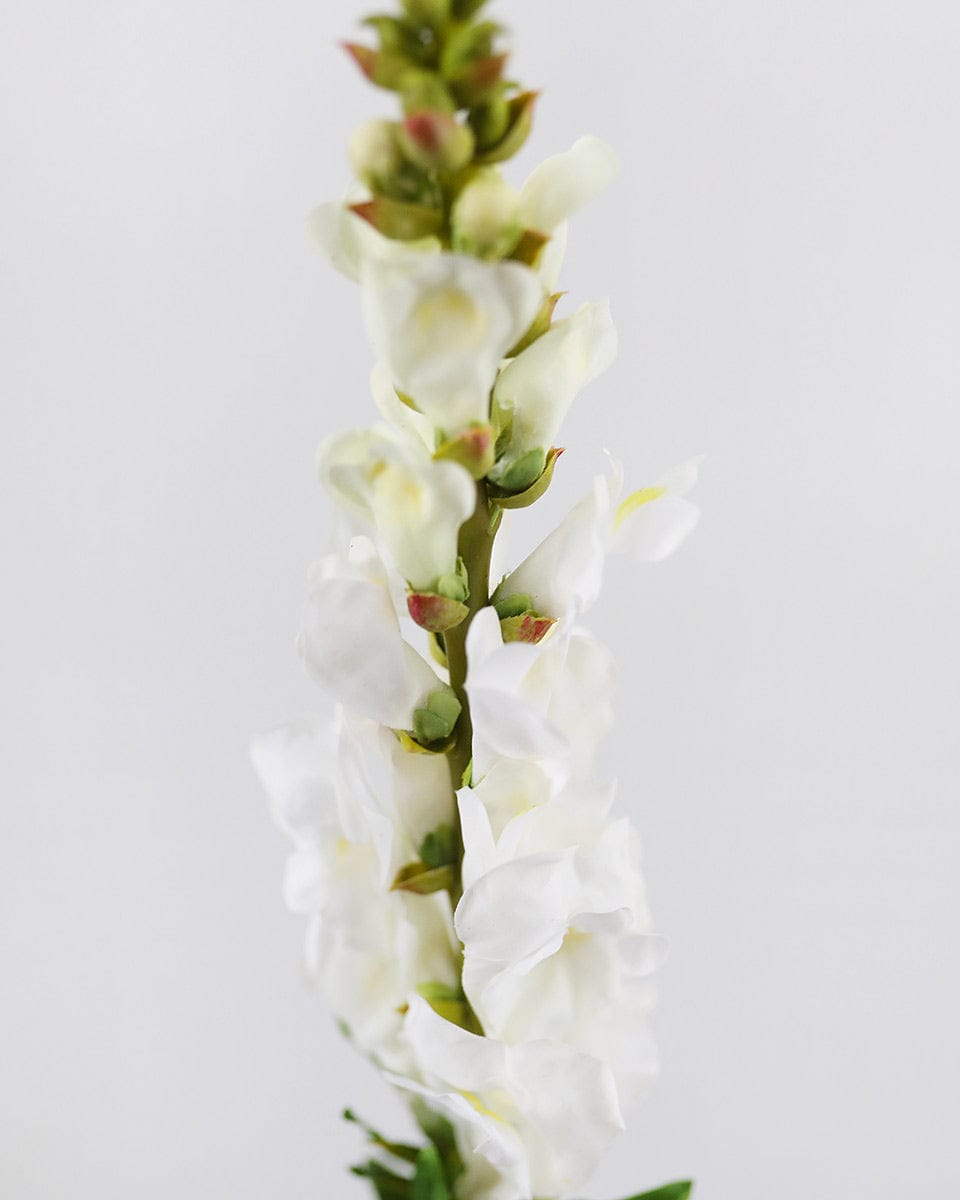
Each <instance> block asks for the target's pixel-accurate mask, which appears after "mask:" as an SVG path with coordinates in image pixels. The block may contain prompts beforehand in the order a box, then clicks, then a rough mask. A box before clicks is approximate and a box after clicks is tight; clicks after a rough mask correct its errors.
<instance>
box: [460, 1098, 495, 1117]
mask: <svg viewBox="0 0 960 1200" xmlns="http://www.w3.org/2000/svg"><path fill="white" fill-rule="evenodd" d="M460 1094H461V1096H463V1098H464V1099H465V1100H469V1101H470V1104H471V1105H472V1106H473V1107H474V1108H475V1109H476V1110H477V1112H478V1113H479V1114H480V1115H481V1116H482V1117H491V1118H492V1119H493V1120H494V1121H503V1117H501V1116H500V1114H499V1113H495V1112H494V1111H493V1109H492V1108H487V1106H486V1105H485V1104H484V1103H483V1101H482V1100H481V1099H480V1097H479V1096H477V1095H476V1094H475V1093H474V1092H461V1093H460Z"/></svg>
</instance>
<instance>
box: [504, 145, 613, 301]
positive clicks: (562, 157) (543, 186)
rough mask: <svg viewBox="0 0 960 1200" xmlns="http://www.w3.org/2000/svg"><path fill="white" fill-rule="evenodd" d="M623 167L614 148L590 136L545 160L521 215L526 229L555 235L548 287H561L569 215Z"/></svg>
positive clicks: (547, 261)
mask: <svg viewBox="0 0 960 1200" xmlns="http://www.w3.org/2000/svg"><path fill="white" fill-rule="evenodd" d="M618 171H619V166H618V163H617V156H616V153H615V151H614V150H613V148H612V147H611V146H608V145H607V144H606V142H603V141H601V140H600V139H599V138H596V137H590V136H588V137H582V138H579V139H578V140H577V141H576V142H574V144H573V145H572V146H571V148H570V149H569V150H567V151H565V152H564V153H562V154H555V155H553V156H552V157H551V158H548V159H546V160H545V161H544V162H542V163H541V164H540V165H539V166H538V167H537V168H536V169H535V170H534V171H533V173H532V174H531V175H530V177H529V178H528V179H527V181H526V183H525V184H524V185H523V188H522V190H521V192H520V216H521V220H522V222H523V225H524V227H525V228H526V229H533V230H536V231H537V232H538V233H543V234H547V235H548V236H549V237H550V242H549V244H548V245H547V246H546V247H545V248H544V250H543V252H542V254H541V255H540V261H539V264H538V271H539V273H540V276H541V278H542V279H543V281H544V285H545V286H546V288H547V291H550V292H552V291H553V290H554V288H555V287H556V282H557V279H558V278H559V275H560V269H561V267H562V266H563V258H564V254H565V252H566V246H567V232H568V224H567V222H568V218H570V217H572V216H573V215H574V213H576V212H578V211H579V210H580V209H581V208H583V207H584V206H585V205H587V204H589V203H590V202H591V201H592V200H594V199H595V198H596V197H597V196H599V195H600V193H601V192H603V191H605V190H606V189H607V188H608V187H609V186H610V184H611V183H613V181H614V180H615V179H616V177H617V173H618Z"/></svg>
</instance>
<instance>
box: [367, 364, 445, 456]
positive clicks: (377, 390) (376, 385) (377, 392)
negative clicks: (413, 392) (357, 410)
mask: <svg viewBox="0 0 960 1200" xmlns="http://www.w3.org/2000/svg"><path fill="white" fill-rule="evenodd" d="M370 390H371V392H372V393H373V401H374V403H375V404H376V406H377V409H378V411H379V413H380V415H381V416H382V417H383V419H384V420H385V421H386V422H387V423H388V424H390V425H392V426H393V428H394V429H397V430H399V431H400V432H402V433H404V434H405V435H406V436H407V437H409V438H410V439H411V440H412V441H414V442H419V443H421V444H422V445H423V447H424V449H425V450H427V451H428V452H429V453H430V454H432V453H433V450H434V443H435V441H436V438H435V437H434V432H433V426H432V425H431V424H430V422H429V421H428V420H427V418H426V417H425V416H424V415H423V413H418V412H416V411H415V410H414V409H412V408H411V407H410V406H409V405H408V404H404V403H403V401H402V400H401V399H400V397H399V396H398V395H397V389H396V388H395V387H394V386H393V380H392V379H391V378H390V372H389V371H388V370H387V368H386V367H385V366H383V364H382V363H378V364H377V365H376V366H375V367H374V368H373V371H372V373H371V375H370Z"/></svg>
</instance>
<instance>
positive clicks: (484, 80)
mask: <svg viewBox="0 0 960 1200" xmlns="http://www.w3.org/2000/svg"><path fill="white" fill-rule="evenodd" d="M508 58H509V55H507V54H493V55H490V57H489V58H478V59H477V60H476V61H475V62H472V63H471V64H470V65H469V66H468V67H466V68H465V70H463V71H462V72H461V73H460V74H459V75H457V76H456V78H455V79H451V80H450V91H451V92H452V93H453V97H454V99H455V100H456V102H457V103H458V104H459V105H460V107H461V108H473V107H475V106H476V105H478V104H487V103H489V102H490V100H491V99H492V98H493V97H494V96H495V95H497V93H498V92H499V90H500V88H501V87H502V82H503V69H504V67H505V66H506V65H507V59H508Z"/></svg>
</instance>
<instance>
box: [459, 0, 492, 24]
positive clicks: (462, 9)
mask: <svg viewBox="0 0 960 1200" xmlns="http://www.w3.org/2000/svg"><path fill="white" fill-rule="evenodd" d="M486 3H487V0H453V15H454V16H455V17H456V19H457V20H458V21H465V20H466V19H467V18H468V17H472V16H473V14H474V13H475V12H479V11H480V9H481V8H483V6H484V5H485V4H486Z"/></svg>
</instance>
